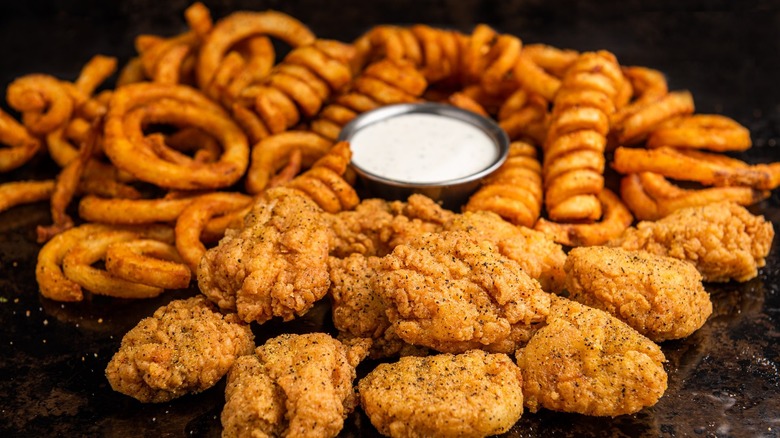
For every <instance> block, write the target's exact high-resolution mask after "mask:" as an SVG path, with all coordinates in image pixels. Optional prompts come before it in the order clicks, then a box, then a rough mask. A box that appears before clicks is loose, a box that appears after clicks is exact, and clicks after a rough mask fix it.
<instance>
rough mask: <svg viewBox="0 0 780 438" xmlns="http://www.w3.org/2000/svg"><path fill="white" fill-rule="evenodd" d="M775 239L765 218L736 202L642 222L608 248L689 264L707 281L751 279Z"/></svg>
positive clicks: (761, 264)
mask: <svg viewBox="0 0 780 438" xmlns="http://www.w3.org/2000/svg"><path fill="white" fill-rule="evenodd" d="M774 235H775V232H774V229H773V228H772V223H771V222H769V221H767V220H765V219H764V218H763V216H754V215H752V214H750V212H749V211H747V209H745V207H742V206H740V205H737V204H735V203H733V202H719V203H715V204H709V205H705V206H701V207H689V208H683V209H680V210H677V211H675V212H673V213H671V214H670V215H668V216H666V217H665V218H663V219H660V220H658V221H655V222H650V221H645V222H640V223H639V224H638V225H637V226H636V228H629V229H627V230H626V231H625V232H624V233H623V234H622V235H621V236H620V237H619V238H618V239H615V240H614V241H612V242H610V243H609V246H620V247H622V248H625V249H629V250H637V249H643V250H645V251H648V252H651V253H653V254H660V255H666V256H670V257H674V258H677V259H682V260H687V261H689V262H691V263H693V264H694V265H695V266H696V269H698V270H699V272H700V273H701V275H702V277H703V278H704V281H705V282H707V281H712V282H725V281H729V280H736V281H747V280H750V279H751V278H755V277H756V276H757V275H758V268H760V267H762V266H764V264H765V257H766V256H767V255H768V254H769V250H770V248H771V247H772V239H773V238H774Z"/></svg>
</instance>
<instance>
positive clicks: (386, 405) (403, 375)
mask: <svg viewBox="0 0 780 438" xmlns="http://www.w3.org/2000/svg"><path fill="white" fill-rule="evenodd" d="M522 381H523V380H522V376H521V375H520V369H519V368H518V367H517V366H516V365H515V364H514V363H513V362H512V360H511V359H510V358H509V356H507V355H505V354H491V353H486V352H484V351H481V350H470V351H468V352H465V353H462V354H457V355H453V354H438V355H435V356H427V357H414V356H407V357H403V358H401V359H400V360H399V361H398V362H396V363H385V364H380V365H379V366H377V367H376V368H375V369H374V370H373V371H371V372H370V373H369V374H368V375H367V376H366V377H364V378H363V379H361V380H360V382H359V383H358V392H359V393H360V404H361V406H362V407H363V410H364V411H365V412H366V414H367V415H368V417H369V418H370V419H371V424H373V425H374V426H375V427H376V428H377V430H379V432H380V433H381V434H383V435H386V436H391V437H433V436H435V437H485V436H489V435H497V434H500V433H504V432H506V431H508V430H509V428H511V427H512V425H513V424H515V422H517V420H519V419H520V416H521V415H522V413H523V393H522Z"/></svg>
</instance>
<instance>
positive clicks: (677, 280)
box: [565, 246, 712, 342]
mask: <svg viewBox="0 0 780 438" xmlns="http://www.w3.org/2000/svg"><path fill="white" fill-rule="evenodd" d="M565 269H566V290H567V291H568V292H569V298H570V299H572V300H574V301H577V302H579V303H582V304H585V305H586V306H590V307H595V308H597V309H601V310H604V311H606V312H608V313H610V314H612V315H613V316H616V317H617V318H618V319H620V320H621V321H623V322H625V323H626V324H628V325H630V326H631V327H633V328H634V329H635V330H636V331H638V332H639V333H641V334H643V335H645V336H647V337H648V338H650V339H651V340H653V341H655V342H661V341H665V340H669V339H680V338H684V337H686V336H688V335H690V334H691V333H693V332H695V331H696V330H698V329H699V328H700V327H701V326H702V325H703V324H704V322H705V321H706V320H707V317H709V316H710V314H711V313H712V302H711V301H710V295H709V294H708V293H707V291H705V290H704V285H702V282H701V274H699V271H697V270H696V268H695V267H694V266H693V265H692V264H690V263H687V262H684V261H682V260H678V259H674V258H671V257H665V256H659V255H655V254H650V253H648V252H645V251H628V250H625V249H622V248H609V247H605V246H591V247H580V248H574V249H572V250H571V251H570V252H569V255H568V258H567V260H566V265H565Z"/></svg>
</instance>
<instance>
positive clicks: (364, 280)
mask: <svg viewBox="0 0 780 438" xmlns="http://www.w3.org/2000/svg"><path fill="white" fill-rule="evenodd" d="M329 265H330V297H331V305H332V309H333V324H334V325H335V326H336V329H338V331H339V340H341V341H345V342H347V341H351V340H353V339H356V338H367V339H371V340H372V344H371V357H372V358H375V359H376V358H383V357H388V356H394V355H397V354H401V355H409V354H415V355H420V354H423V353H424V352H425V350H424V349H421V348H419V347H414V346H412V345H409V344H407V343H406V342H404V341H403V340H401V338H399V337H398V335H396V334H395V329H393V327H392V326H391V324H390V321H389V320H388V319H387V316H386V315H385V310H386V309H387V306H385V304H384V302H383V301H382V298H381V297H380V296H379V294H377V293H376V292H374V290H373V288H372V287H371V282H372V280H373V277H374V275H376V267H377V266H378V265H379V258H377V257H365V256H363V255H361V254H352V255H351V256H349V257H347V258H344V259H339V258H335V257H331V258H330V260H329Z"/></svg>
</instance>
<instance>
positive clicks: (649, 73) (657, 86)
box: [611, 66, 669, 126]
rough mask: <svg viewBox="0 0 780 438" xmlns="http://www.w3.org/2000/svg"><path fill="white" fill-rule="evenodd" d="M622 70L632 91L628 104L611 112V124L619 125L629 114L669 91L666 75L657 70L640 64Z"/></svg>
mask: <svg viewBox="0 0 780 438" xmlns="http://www.w3.org/2000/svg"><path fill="white" fill-rule="evenodd" d="M622 70H623V76H625V78H626V79H627V80H628V82H629V83H630V84H631V90H632V93H631V99H630V101H629V103H628V105H625V106H624V107H623V108H620V109H618V110H617V111H615V112H614V113H613V114H612V120H611V124H612V125H613V126H619V125H620V124H621V123H623V121H624V120H625V119H626V118H628V117H629V116H631V115H633V114H635V113H636V112H637V111H639V110H641V109H642V108H644V107H645V106H647V105H648V104H651V103H653V102H655V101H657V100H658V99H660V98H662V97H664V96H666V94H667V93H669V87H668V85H667V84H666V77H665V76H664V74H663V73H661V72H660V71H658V70H654V69H652V68H647V67H640V66H628V67H623V68H622Z"/></svg>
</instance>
